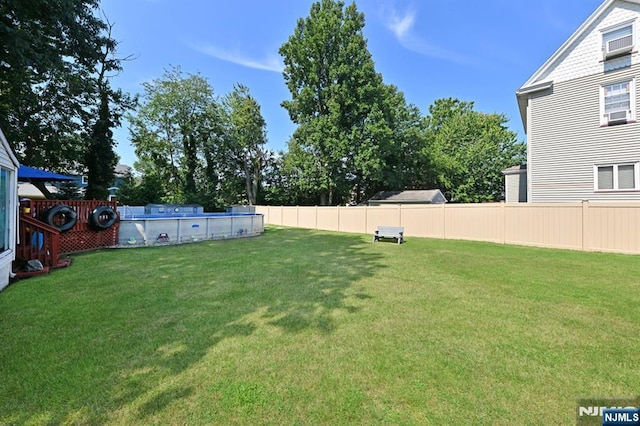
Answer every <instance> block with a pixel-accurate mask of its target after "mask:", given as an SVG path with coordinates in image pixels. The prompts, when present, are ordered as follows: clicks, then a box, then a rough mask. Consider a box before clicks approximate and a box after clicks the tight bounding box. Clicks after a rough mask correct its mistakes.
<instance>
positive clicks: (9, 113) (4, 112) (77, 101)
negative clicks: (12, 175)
mask: <svg viewBox="0 0 640 426" xmlns="http://www.w3.org/2000/svg"><path fill="white" fill-rule="evenodd" d="M97 7H98V0H58V1H49V0H31V1H17V0H7V1H2V2H0V127H2V129H3V131H4V132H5V134H6V135H7V139H8V140H9V141H10V143H11V144H12V147H13V148H14V150H15V151H16V154H17V155H18V157H19V158H20V159H21V160H22V161H25V160H27V161H28V163H29V164H30V165H32V166H43V167H49V168H52V169H58V170H62V169H64V168H66V167H72V166H76V165H77V161H78V159H81V158H82V153H83V140H82V138H81V137H79V135H80V134H81V133H82V131H83V130H85V129H84V127H83V126H84V123H86V122H87V121H88V117H87V116H88V114H89V113H90V111H89V110H90V108H89V107H90V106H91V105H93V104H94V99H95V96H94V95H95V91H94V88H95V86H94V70H95V66H96V64H97V63H98V62H99V60H100V54H101V47H102V46H104V45H105V43H107V41H108V40H107V37H105V33H104V31H105V29H106V26H105V23H104V22H103V21H102V20H101V19H100V18H99V17H98V16H97V15H96V13H95V12H96V10H97Z"/></svg>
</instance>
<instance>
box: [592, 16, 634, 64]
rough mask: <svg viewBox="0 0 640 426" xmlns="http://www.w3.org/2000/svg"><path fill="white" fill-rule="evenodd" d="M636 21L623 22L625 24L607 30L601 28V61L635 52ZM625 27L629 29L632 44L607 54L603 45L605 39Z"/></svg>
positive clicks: (604, 44)
mask: <svg viewBox="0 0 640 426" xmlns="http://www.w3.org/2000/svg"><path fill="white" fill-rule="evenodd" d="M636 22H637V19H631V20H629V21H625V22H621V23H619V24H616V25H613V26H611V27H607V28H603V29H602V30H600V32H601V34H602V37H601V40H602V57H603V59H604V60H605V61H606V60H607V59H613V58H617V57H620V56H624V55H628V54H629V53H632V52H634V51H635V50H636V44H637V37H638V36H637V24H636ZM626 27H631V39H632V43H631V46H629V47H626V48H622V49H619V50H616V51H613V52H607V46H606V43H605V39H606V38H607V35H608V34H611V33H612V32H614V31H619V30H622V29H624V28H626Z"/></svg>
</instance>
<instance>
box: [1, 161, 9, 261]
mask: <svg viewBox="0 0 640 426" xmlns="http://www.w3.org/2000/svg"><path fill="white" fill-rule="evenodd" d="M10 173H11V172H10V171H8V170H7V169H5V168H0V253H1V252H4V251H5V250H7V249H8V248H9V234H10V233H9V215H8V212H9V205H10V200H9V196H10V194H11V191H9V181H10V179H9V174H10Z"/></svg>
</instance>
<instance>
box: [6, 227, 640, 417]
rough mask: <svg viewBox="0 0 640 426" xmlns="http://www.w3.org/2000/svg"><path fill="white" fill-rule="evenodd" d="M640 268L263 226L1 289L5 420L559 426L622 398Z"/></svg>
mask: <svg viewBox="0 0 640 426" xmlns="http://www.w3.org/2000/svg"><path fill="white" fill-rule="evenodd" d="M639 276H640V261H639V258H638V257H637V256H625V255H615V254H602V253H580V252H572V251H559V250H547V249H536V248H526V247H513V246H503V245H494V244H484V243H472V242H460V241H441V240H428V239H417V238H412V239H409V241H408V242H406V243H405V244H403V245H401V246H398V245H396V244H393V243H376V244H371V240H370V236H365V235H347V234H337V233H329V232H318V231H309V230H300V229H287V228H282V229H274V228H271V229H268V230H267V232H266V233H265V235H263V236H261V237H259V238H251V239H240V240H229V241H213V242H200V243H194V244H187V245H180V246H172V247H158V248H146V249H124V250H108V251H100V252H93V253H86V254H82V255H78V256H76V257H75V258H74V263H73V264H72V266H71V267H69V268H67V269H63V270H58V271H55V272H54V273H52V274H50V275H47V276H41V277H34V278H31V279H29V280H25V281H23V282H20V283H18V284H15V285H12V286H10V287H9V288H8V289H6V290H5V291H4V292H3V293H0V342H2V344H1V345H0V378H1V382H0V423H2V424H65V423H66V424H274V423H277V424H299V423H302V424H345V423H357V424H371V423H374V424H375V423H400V424H471V423H473V424H538V423H545V424H573V423H575V411H576V401H577V400H578V399H580V398H595V397H608V398H622V397H636V396H637V395H638V387H637V385H638V383H640V358H639V357H638V356H637V355H638V347H640V336H639V335H638V330H640V315H638V306H639V305H640V291H639V290H640V284H639V282H638V279H637V277H639Z"/></svg>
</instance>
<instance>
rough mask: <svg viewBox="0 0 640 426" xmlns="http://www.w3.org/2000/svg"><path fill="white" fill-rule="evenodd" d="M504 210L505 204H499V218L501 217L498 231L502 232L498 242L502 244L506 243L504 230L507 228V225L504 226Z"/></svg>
mask: <svg viewBox="0 0 640 426" xmlns="http://www.w3.org/2000/svg"><path fill="white" fill-rule="evenodd" d="M504 209H505V203H500V217H501V224H500V225H501V228H500V230H501V232H502V237H501V238H500V242H501V243H502V244H504V242H505V241H506V238H505V236H504V234H505V232H506V231H505V230H506V228H507V225H506V224H505V222H506V220H507V219H506V217H505V210H504Z"/></svg>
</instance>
